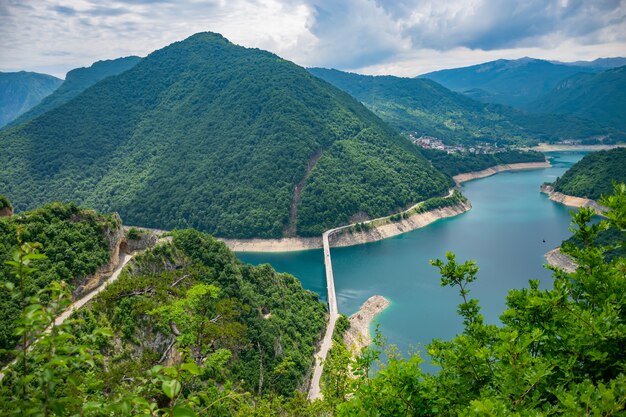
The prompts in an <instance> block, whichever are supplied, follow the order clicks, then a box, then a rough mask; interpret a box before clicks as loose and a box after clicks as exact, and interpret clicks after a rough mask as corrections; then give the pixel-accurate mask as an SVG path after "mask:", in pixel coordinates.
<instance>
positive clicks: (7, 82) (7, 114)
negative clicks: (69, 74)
mask: <svg viewBox="0 0 626 417" xmlns="http://www.w3.org/2000/svg"><path fill="white" fill-rule="evenodd" d="M62 82H63V80H60V79H58V78H56V77H53V76H52V75H47V74H39V73H36V72H26V71H20V72H0V127H2V126H4V125H6V124H7V123H9V122H10V121H12V120H13V119H15V118H16V117H18V116H19V115H20V114H22V113H24V112H25V111H27V110H29V109H30V108H32V107H33V106H35V105H37V104H38V103H39V102H40V101H41V100H42V99H43V98H44V97H46V96H47V95H49V94H50V93H52V92H53V91H54V90H55V89H56V88H57V87H59V85H61V83H62Z"/></svg>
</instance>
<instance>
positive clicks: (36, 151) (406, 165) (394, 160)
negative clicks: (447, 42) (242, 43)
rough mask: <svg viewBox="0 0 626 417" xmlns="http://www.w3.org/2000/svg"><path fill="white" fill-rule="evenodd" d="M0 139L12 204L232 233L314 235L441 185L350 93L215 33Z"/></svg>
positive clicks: (0, 183)
mask: <svg viewBox="0 0 626 417" xmlns="http://www.w3.org/2000/svg"><path fill="white" fill-rule="evenodd" d="M0 144H2V147H3V150H6V151H3V152H2V153H0V166H2V167H3V169H2V170H1V171H0V193H2V194H6V195H7V196H8V197H9V198H10V199H11V201H12V202H13V203H14V206H15V208H16V210H17V211H20V210H26V209H29V208H32V207H35V206H37V205H39V204H41V203H43V202H46V201H50V200H58V199H60V200H70V201H76V202H78V203H80V204H85V205H89V206H92V207H96V208H97V209H100V210H103V211H118V212H119V213H120V214H121V215H122V217H123V218H124V219H125V220H126V221H127V222H128V223H129V224H135V225H143V226H151V227H157V228H165V229H173V228H182V227H187V226H193V227H196V228H198V229H201V230H204V231H209V232H211V233H214V234H216V235H218V236H229V237H279V236H282V235H283V234H284V233H293V232H294V231H296V230H297V232H298V233H300V234H305V235H311V234H321V233H322V231H323V230H325V229H327V228H329V227H331V226H335V225H338V224H341V223H346V222H348V221H349V219H350V217H351V216H353V215H355V214H357V213H359V214H365V215H367V216H371V217H377V216H380V215H384V214H387V213H389V212H392V211H394V210H397V209H399V208H402V207H405V206H408V205H410V204H411V203H414V202H417V201H420V200H424V199H426V198H429V197H432V196H435V195H439V194H443V193H445V192H446V190H447V188H448V186H449V185H450V184H451V179H450V178H449V177H446V176H445V175H444V174H442V173H440V172H438V171H437V170H436V169H435V168H433V167H432V165H430V164H429V163H428V161H426V159H424V157H423V156H422V155H421V154H420V153H419V151H418V150H417V149H416V147H415V146H413V145H412V144H411V143H410V142H408V141H406V140H405V139H403V138H401V137H400V136H398V135H397V134H396V133H395V132H394V131H393V130H392V129H391V128H389V127H388V126H387V125H385V124H384V123H383V122H382V121H381V120H380V119H379V118H378V117H376V116H375V115H374V114H372V113H371V112H370V111H369V110H367V109H366V108H365V107H364V106H363V105H361V104H360V103H358V102H357V101H356V100H354V99H353V98H352V97H350V96H349V95H348V94H346V93H344V92H342V91H340V90H339V89H337V88H335V87H333V86H331V85H329V84H327V83H326V82H324V81H322V80H320V79H319V78H317V77H314V76H312V75H310V74H309V73H308V72H307V71H306V70H305V69H304V68H301V67H298V66H297V65H295V64H293V63H291V62H288V61H285V60H283V59H281V58H279V57H278V56H276V55H274V54H271V53H269V52H265V51H261V50H257V49H246V48H243V47H239V46H236V45H233V44H231V43H230V42H228V41H227V40H226V39H225V38H223V37H221V36H220V35H217V34H212V33H201V34H197V35H194V36H192V37H190V38H188V39H186V40H184V41H182V42H176V43H174V44H172V45H170V46H168V47H165V48H163V49H161V50H158V51H156V52H154V53H152V54H150V55H149V56H148V57H146V58H144V59H142V60H141V61H140V62H139V63H138V64H137V65H135V66H134V67H133V68H131V69H130V70H128V71H126V72H123V73H121V74H119V75H116V76H111V77H108V78H106V79H104V80H102V81H100V82H99V83H97V84H95V85H93V86H92V87H91V88H88V89H87V90H85V91H84V92H83V93H82V94H80V95H78V96H77V97H75V98H74V99H72V100H71V101H69V102H68V103H66V104H65V105H62V106H60V107H57V108H55V109H52V110H50V111H49V112H46V113H44V114H42V115H40V116H39V117H37V118H35V119H33V120H31V122H29V123H26V124H23V125H20V126H16V127H14V128H12V129H7V130H5V131H4V132H2V133H0ZM309 169H310V172H309V171H308V170H309ZM296 186H298V188H297V191H295V188H296ZM300 196H301V198H300ZM292 207H293V208H294V210H290V209H291V208H292ZM295 209H297V210H295Z"/></svg>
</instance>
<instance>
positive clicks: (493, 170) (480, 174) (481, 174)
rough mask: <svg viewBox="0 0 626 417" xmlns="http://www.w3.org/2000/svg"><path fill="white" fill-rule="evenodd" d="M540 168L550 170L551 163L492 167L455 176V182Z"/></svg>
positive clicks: (527, 163) (525, 163) (526, 163)
mask: <svg viewBox="0 0 626 417" xmlns="http://www.w3.org/2000/svg"><path fill="white" fill-rule="evenodd" d="M540 168H550V162H548V161H544V162H524V163H519V164H506V165H496V166H495V167H490V168H487V169H483V170H482V171H475V172H466V173H464V174H458V175H455V176H454V177H453V178H454V181H455V182H456V183H457V184H460V183H463V182H466V181H471V180H475V179H478V178H485V177H490V176H492V175H494V174H497V173H498V172H504V171H521V170H524V169H540Z"/></svg>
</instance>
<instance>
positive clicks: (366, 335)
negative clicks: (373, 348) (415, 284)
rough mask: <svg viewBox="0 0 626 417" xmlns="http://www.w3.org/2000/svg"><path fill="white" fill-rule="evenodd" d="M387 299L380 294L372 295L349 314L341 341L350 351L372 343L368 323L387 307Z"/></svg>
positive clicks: (359, 350) (358, 349)
mask: <svg viewBox="0 0 626 417" xmlns="http://www.w3.org/2000/svg"><path fill="white" fill-rule="evenodd" d="M389 304H390V302H389V300H387V299H386V298H385V297H383V296H382V295H374V296H372V297H370V298H368V299H367V300H366V301H365V302H364V303H363V305H362V306H361V308H360V309H359V311H358V312H356V313H355V314H353V315H351V316H350V318H349V319H348V320H349V321H350V328H349V329H348V330H347V331H346V333H345V334H344V336H343V341H344V343H345V344H346V346H347V347H348V350H349V351H351V352H352V353H359V352H361V349H363V348H364V347H367V346H369V345H370V344H371V343H372V336H371V335H370V331H369V328H370V325H371V324H372V321H373V320H374V318H375V317H376V316H377V315H378V314H380V313H381V312H382V311H383V310H384V309H386V308H387V307H389Z"/></svg>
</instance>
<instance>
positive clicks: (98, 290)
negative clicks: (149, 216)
mask: <svg viewBox="0 0 626 417" xmlns="http://www.w3.org/2000/svg"><path fill="white" fill-rule="evenodd" d="M133 256H135V255H134V254H131V255H129V254H126V253H122V254H120V263H119V264H118V266H117V268H115V270H114V271H113V273H112V274H111V276H110V277H109V279H107V280H106V281H104V282H103V283H102V284H101V285H100V286H99V287H98V288H96V289H94V290H93V291H91V292H90V293H88V294H86V295H85V296H84V297H82V298H81V299H80V300H76V301H74V302H73V303H72V304H70V306H69V307H68V308H67V309H66V310H65V311H64V312H63V313H61V314H59V315H58V316H57V318H56V319H55V320H54V326H58V325H60V324H63V322H64V321H65V320H67V319H68V318H69V317H70V316H71V315H72V313H73V312H74V310H78V309H79V308H81V307H82V306H84V305H85V304H87V303H88V302H89V301H91V300H92V299H93V298H94V297H95V296H96V295H98V294H100V293H101V292H102V291H104V290H105V289H106V287H107V286H109V285H110V284H111V283H112V282H115V281H117V279H118V278H119V277H120V274H121V273H122V269H123V268H124V266H125V265H126V264H127V263H128V262H129V261H130V260H131V259H132V258H133ZM51 330H52V325H51V326H50V327H48V328H47V329H46V330H45V331H44V334H47V333H50V331H51ZM38 341H39V339H37V340H35V341H34V342H32V343H31V344H30V345H29V347H28V350H29V351H30V350H31V349H32V348H33V347H34V346H35V345H36V344H37V342H38ZM13 365H15V360H13V361H12V362H10V363H9V364H7V365H6V366H5V367H4V368H3V369H2V371H0V381H2V379H4V372H5V370H6V369H7V368H9V367H10V366H13Z"/></svg>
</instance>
